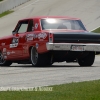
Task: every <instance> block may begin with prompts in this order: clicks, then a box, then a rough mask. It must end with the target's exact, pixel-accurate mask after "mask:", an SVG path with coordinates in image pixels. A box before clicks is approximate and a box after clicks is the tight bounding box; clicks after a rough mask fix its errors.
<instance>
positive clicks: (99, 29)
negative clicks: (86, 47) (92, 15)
mask: <svg viewBox="0 0 100 100" xmlns="http://www.w3.org/2000/svg"><path fill="white" fill-rule="evenodd" d="M92 32H95V33H100V27H99V28H97V29H95V30H93V31H92Z"/></svg>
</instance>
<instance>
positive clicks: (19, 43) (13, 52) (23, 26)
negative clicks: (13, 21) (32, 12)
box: [8, 20, 29, 59]
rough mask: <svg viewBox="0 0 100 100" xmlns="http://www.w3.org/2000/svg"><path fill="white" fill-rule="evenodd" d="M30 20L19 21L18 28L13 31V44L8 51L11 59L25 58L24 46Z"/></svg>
mask: <svg viewBox="0 0 100 100" xmlns="http://www.w3.org/2000/svg"><path fill="white" fill-rule="evenodd" d="M28 23H29V20H22V21H19V22H18V24H17V27H16V28H15V30H14V31H13V36H12V40H11V44H10V47H9V51H8V56H10V57H11V58H15V59H18V58H23V45H24V42H25V36H26V33H27V28H28Z"/></svg>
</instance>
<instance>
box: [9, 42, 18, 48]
mask: <svg viewBox="0 0 100 100" xmlns="http://www.w3.org/2000/svg"><path fill="white" fill-rule="evenodd" d="M17 46H18V43H14V44H10V48H15V47H17Z"/></svg>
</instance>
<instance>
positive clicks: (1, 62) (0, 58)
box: [0, 52, 12, 66]
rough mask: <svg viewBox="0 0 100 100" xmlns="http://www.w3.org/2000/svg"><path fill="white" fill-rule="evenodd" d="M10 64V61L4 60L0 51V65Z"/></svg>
mask: <svg viewBox="0 0 100 100" xmlns="http://www.w3.org/2000/svg"><path fill="white" fill-rule="evenodd" d="M11 64H12V62H11V61H7V60H5V59H4V56H3V54H2V52H0V66H10V65H11Z"/></svg>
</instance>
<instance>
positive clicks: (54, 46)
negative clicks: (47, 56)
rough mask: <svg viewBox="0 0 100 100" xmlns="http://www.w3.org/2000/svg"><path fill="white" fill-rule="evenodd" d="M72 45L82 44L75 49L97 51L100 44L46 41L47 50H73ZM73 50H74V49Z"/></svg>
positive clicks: (99, 50)
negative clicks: (80, 47) (79, 47)
mask: <svg viewBox="0 0 100 100" xmlns="http://www.w3.org/2000/svg"><path fill="white" fill-rule="evenodd" d="M72 46H82V47H83V49H81V50H79V49H78V50H76V51H98V52H100V44H89V43H87V44H84V43H46V47H47V50H67V51H73V50H72ZM74 51H75V50H74Z"/></svg>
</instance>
